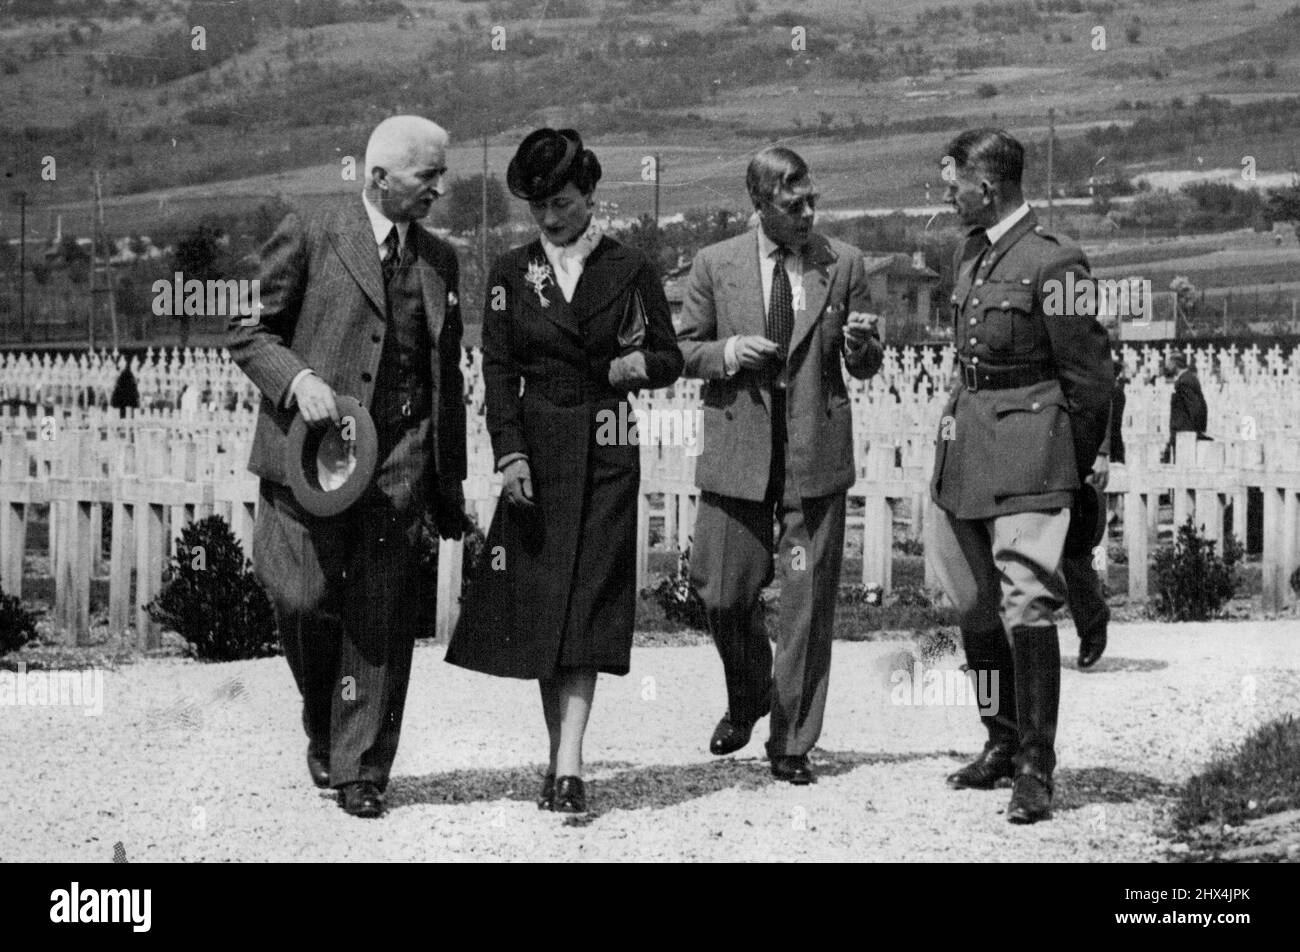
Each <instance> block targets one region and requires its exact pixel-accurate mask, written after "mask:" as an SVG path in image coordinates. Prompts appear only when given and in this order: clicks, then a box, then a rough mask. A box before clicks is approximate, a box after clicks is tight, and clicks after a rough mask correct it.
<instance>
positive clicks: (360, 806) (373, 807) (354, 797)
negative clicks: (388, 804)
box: [339, 780, 384, 820]
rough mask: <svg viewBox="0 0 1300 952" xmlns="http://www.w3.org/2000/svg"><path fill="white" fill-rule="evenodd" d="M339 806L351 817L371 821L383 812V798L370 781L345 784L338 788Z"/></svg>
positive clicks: (377, 788)
mask: <svg viewBox="0 0 1300 952" xmlns="http://www.w3.org/2000/svg"><path fill="white" fill-rule="evenodd" d="M339 806H340V807H342V808H343V812H344V813H347V814H349V815H351V816H358V817H363V818H365V819H368V820H371V819H374V818H375V817H377V816H380V815H382V814H383V812H384V798H383V797H382V796H380V793H379V787H377V786H376V785H375V784H374V783H373V782H372V781H370V780H360V781H358V782H356V783H346V784H344V785H343V786H342V787H340V788H339Z"/></svg>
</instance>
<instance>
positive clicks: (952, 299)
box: [948, 294, 957, 304]
mask: <svg viewBox="0 0 1300 952" xmlns="http://www.w3.org/2000/svg"><path fill="white" fill-rule="evenodd" d="M948 300H950V301H952V303H953V304H956V303H957V295H955V294H954V295H953V296H952V297H950V298H949V299H948Z"/></svg>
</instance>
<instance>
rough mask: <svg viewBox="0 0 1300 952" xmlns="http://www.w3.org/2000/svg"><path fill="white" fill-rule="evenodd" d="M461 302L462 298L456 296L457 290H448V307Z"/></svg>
mask: <svg viewBox="0 0 1300 952" xmlns="http://www.w3.org/2000/svg"><path fill="white" fill-rule="evenodd" d="M459 303H460V298H458V297H456V292H455V291H448V292H447V306H448V307H455V306H456V305H457V304H459Z"/></svg>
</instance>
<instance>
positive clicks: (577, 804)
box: [552, 777, 587, 813]
mask: <svg viewBox="0 0 1300 952" xmlns="http://www.w3.org/2000/svg"><path fill="white" fill-rule="evenodd" d="M552 809H553V810H554V811H555V812H556V813H586V812H587V790H586V788H585V787H583V785H582V778H581V777H560V778H559V779H557V780H556V781H555V806H554V807H552Z"/></svg>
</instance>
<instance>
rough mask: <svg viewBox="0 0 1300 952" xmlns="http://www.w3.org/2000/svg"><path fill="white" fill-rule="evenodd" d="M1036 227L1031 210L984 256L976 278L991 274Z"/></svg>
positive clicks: (1034, 217)
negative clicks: (1005, 255) (1008, 253)
mask: <svg viewBox="0 0 1300 952" xmlns="http://www.w3.org/2000/svg"><path fill="white" fill-rule="evenodd" d="M1037 227H1038V216H1037V215H1035V214H1034V210H1033V209H1032V208H1031V209H1029V211H1028V212H1026V213H1025V217H1024V218H1022V219H1020V221H1018V222H1016V223H1015V224H1014V225H1012V226H1011V230H1010V231H1008V232H1007V233H1006V234H1005V235H1003V236H1002V237H1001V238H999V239H998V241H997V244H995V245H994V246H993V247H992V248H990V249H989V250H988V253H987V254H985V255H984V260H983V261H982V262H981V263H980V266H979V275H978V277H981V278H987V277H988V276H989V275H990V274H992V273H993V269H994V268H995V267H997V263H998V262H999V261H1001V260H1002V256H1003V255H1004V254H1006V253H1007V252H1008V251H1010V250H1011V249H1012V248H1013V247H1014V246H1015V243H1016V242H1017V241H1019V240H1020V239H1021V238H1023V237H1025V235H1027V234H1029V233H1030V232H1031V231H1033V230H1034V229H1035V228H1037ZM968 291H969V289H968Z"/></svg>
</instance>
